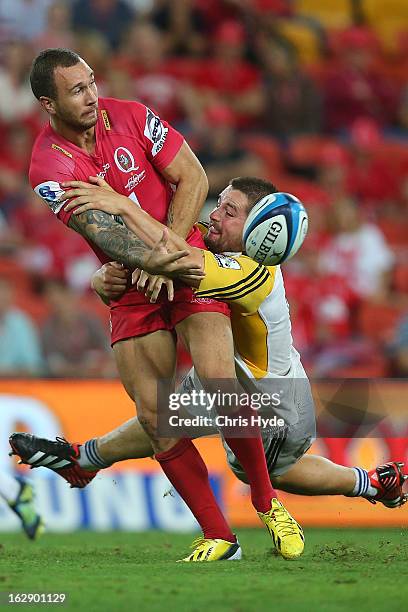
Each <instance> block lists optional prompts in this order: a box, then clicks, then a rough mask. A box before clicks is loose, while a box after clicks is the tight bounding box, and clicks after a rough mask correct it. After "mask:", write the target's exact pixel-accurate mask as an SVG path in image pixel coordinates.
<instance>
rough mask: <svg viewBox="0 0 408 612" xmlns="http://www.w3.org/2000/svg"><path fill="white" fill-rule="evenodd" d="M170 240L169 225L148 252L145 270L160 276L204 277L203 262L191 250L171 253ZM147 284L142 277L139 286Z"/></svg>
mask: <svg viewBox="0 0 408 612" xmlns="http://www.w3.org/2000/svg"><path fill="white" fill-rule="evenodd" d="M168 240H169V230H168V228H167V227H165V228H164V229H163V234H162V237H161V238H160V240H159V241H158V242H157V243H156V244H155V245H154V247H153V249H152V250H151V251H148V252H147V253H146V256H145V258H144V262H143V270H144V271H145V272H148V273H149V274H153V275H158V276H167V277H168V278H178V277H179V276H180V275H183V276H185V277H188V276H190V275H194V276H195V277H197V276H198V277H200V278H203V277H204V271H203V268H202V262H200V263H198V262H197V261H195V258H194V256H193V254H192V253H190V251H189V250H187V249H184V250H182V251H175V252H174V253H169V252H168V250H167V243H168ZM145 284H146V281H144V282H143V277H142V279H140V278H139V280H138V289H139V286H140V288H142V286H143V287H144V286H145Z"/></svg>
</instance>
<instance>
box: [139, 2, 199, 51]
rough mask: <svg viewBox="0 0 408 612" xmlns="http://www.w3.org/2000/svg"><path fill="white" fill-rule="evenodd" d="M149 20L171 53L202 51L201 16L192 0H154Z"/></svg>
mask: <svg viewBox="0 0 408 612" xmlns="http://www.w3.org/2000/svg"><path fill="white" fill-rule="evenodd" d="M149 20H150V21H151V22H152V24H154V25H155V26H156V27H157V28H158V29H159V30H160V36H161V39H162V41H163V42H164V45H165V48H166V49H167V50H168V51H170V52H171V53H175V54H176V55H180V54H184V55H193V56H198V55H201V54H202V53H203V52H204V49H205V39H204V36H203V27H204V22H203V16H202V12H201V10H200V8H199V7H198V6H197V3H196V2H195V1H194V0H170V1H169V0H156V2H155V3H154V7H153V10H152V11H151V12H149Z"/></svg>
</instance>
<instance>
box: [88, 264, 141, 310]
mask: <svg viewBox="0 0 408 612" xmlns="http://www.w3.org/2000/svg"><path fill="white" fill-rule="evenodd" d="M130 282H131V273H130V271H129V270H127V269H126V268H124V267H123V266H122V264H120V263H117V262H116V261H110V262H109V263H106V264H104V265H103V266H102V267H101V268H99V270H97V271H96V272H95V274H94V275H93V276H92V279H91V287H92V289H93V290H94V291H95V292H96V293H97V294H98V295H99V297H100V298H101V299H102V300H103V302H105V304H109V302H110V301H111V300H119V299H120V298H121V297H122V295H123V294H124V293H125V291H126V290H127V288H128V286H129V284H130Z"/></svg>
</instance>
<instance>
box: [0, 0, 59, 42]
mask: <svg viewBox="0 0 408 612" xmlns="http://www.w3.org/2000/svg"><path fill="white" fill-rule="evenodd" d="M51 2H52V0H1V2H0V30H1V38H2V39H3V40H9V41H11V40H16V39H23V40H33V39H34V38H36V37H38V36H40V35H41V34H42V32H43V31H44V29H45V23H46V16H47V10H48V7H49V6H50V4H51Z"/></svg>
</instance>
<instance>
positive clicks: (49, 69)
mask: <svg viewBox="0 0 408 612" xmlns="http://www.w3.org/2000/svg"><path fill="white" fill-rule="evenodd" d="M80 61H81V58H80V57H79V55H78V53H75V51H70V49H44V51H41V53H39V54H38V55H37V57H36V58H35V59H34V61H33V63H32V65H31V72H30V84H31V89H32V92H33V94H34V95H35V97H36V98H37V100H39V99H40V98H41V97H42V96H45V97H47V98H53V99H54V100H55V98H56V97H57V87H56V85H55V77H54V70H55V68H58V67H59V66H62V67H63V68H69V67H70V66H75V65H76V64H78V62H80Z"/></svg>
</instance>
